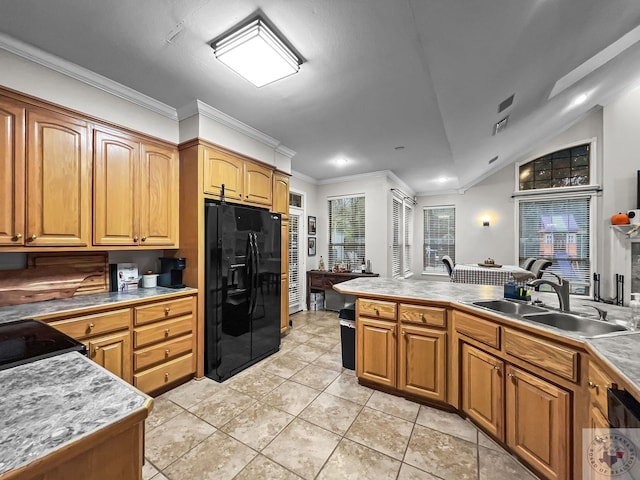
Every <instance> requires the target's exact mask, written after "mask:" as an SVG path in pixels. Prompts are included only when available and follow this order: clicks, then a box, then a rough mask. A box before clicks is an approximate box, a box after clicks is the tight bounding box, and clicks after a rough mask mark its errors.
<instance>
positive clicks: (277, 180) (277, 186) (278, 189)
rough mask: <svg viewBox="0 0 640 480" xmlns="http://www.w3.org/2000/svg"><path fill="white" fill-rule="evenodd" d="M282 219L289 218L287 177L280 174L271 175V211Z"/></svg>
mask: <svg viewBox="0 0 640 480" xmlns="http://www.w3.org/2000/svg"><path fill="white" fill-rule="evenodd" d="M272 210H273V211H274V212H277V213H281V214H282V216H283V217H287V218H288V217H289V177H288V176H287V175H283V174H281V173H276V174H274V175H273V209H272Z"/></svg>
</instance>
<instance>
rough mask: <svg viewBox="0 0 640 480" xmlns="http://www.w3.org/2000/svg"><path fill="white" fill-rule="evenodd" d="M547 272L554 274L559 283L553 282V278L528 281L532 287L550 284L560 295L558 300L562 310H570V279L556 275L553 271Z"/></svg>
mask: <svg viewBox="0 0 640 480" xmlns="http://www.w3.org/2000/svg"><path fill="white" fill-rule="evenodd" d="M545 273H547V274H550V275H553V276H554V277H556V278H557V279H558V283H555V282H552V281H551V280H547V279H545V278H537V279H535V280H531V281H530V282H529V283H527V285H528V286H530V287H537V286H538V285H542V284H545V285H549V286H550V287H552V288H553V289H554V290H555V292H556V295H558V301H559V302H560V310H562V311H563V312H568V311H569V281H568V280H565V279H564V278H562V277H561V276H559V275H556V274H555V273H553V272H545Z"/></svg>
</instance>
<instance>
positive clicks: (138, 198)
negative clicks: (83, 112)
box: [93, 130, 179, 246]
mask: <svg viewBox="0 0 640 480" xmlns="http://www.w3.org/2000/svg"><path fill="white" fill-rule="evenodd" d="M178 167H179V166H178V162H177V156H176V153H175V151H174V150H172V149H170V148H168V147H163V146H160V145H155V144H150V143H144V142H141V141H140V140H139V139H138V138H136V137H132V136H129V135H125V134H116V133H110V132H106V131H101V130H95V135H94V170H95V171H94V208H93V211H94V224H93V231H94V244H96V245H131V246H145V245H149V246H175V245H176V244H177V231H178V201H179V199H178V175H179V173H178Z"/></svg>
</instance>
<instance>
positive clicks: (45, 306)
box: [0, 287, 198, 323]
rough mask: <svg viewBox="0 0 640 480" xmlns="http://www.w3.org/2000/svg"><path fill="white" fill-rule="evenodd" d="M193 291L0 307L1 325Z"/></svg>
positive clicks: (111, 295)
mask: <svg viewBox="0 0 640 480" xmlns="http://www.w3.org/2000/svg"><path fill="white" fill-rule="evenodd" d="M197 291H198V290H197V289H195V288H189V287H186V288H166V287H154V288H138V289H135V290H131V291H128V292H108V293H93V294H90V295H76V296H75V297H71V298H62V299H59V300H47V301H44V302H34V303H24V304H22V305H11V306H8V307H0V323H6V322H12V321H14V320H22V319H27V318H37V317H43V316H46V315H52V314H56V313H61V312H65V313H66V312H69V313H73V311H74V310H83V309H87V308H99V307H117V306H118V305H122V306H126V305H128V304H131V303H135V302H137V301H140V300H162V299H163V298H167V299H169V298H172V297H175V296H179V295H185V294H189V293H196V292H197Z"/></svg>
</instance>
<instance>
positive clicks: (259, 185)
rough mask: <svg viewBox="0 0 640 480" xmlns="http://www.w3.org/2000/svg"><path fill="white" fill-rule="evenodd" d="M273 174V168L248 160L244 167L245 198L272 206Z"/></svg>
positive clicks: (248, 200) (251, 201)
mask: <svg viewBox="0 0 640 480" xmlns="http://www.w3.org/2000/svg"><path fill="white" fill-rule="evenodd" d="M272 175H273V173H272V171H271V169H269V168H267V167H263V166H261V165H257V164H254V163H249V162H246V163H245V167H244V185H245V195H244V200H245V201H247V202H250V203H257V204H260V205H267V206H269V207H271V201H272V198H273V197H272V191H271V189H272Z"/></svg>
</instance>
